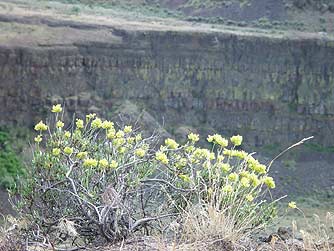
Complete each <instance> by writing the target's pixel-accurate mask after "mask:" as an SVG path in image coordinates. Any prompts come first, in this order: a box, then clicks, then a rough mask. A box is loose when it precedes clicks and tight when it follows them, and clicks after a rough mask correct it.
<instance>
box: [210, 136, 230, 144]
mask: <svg viewBox="0 0 334 251" xmlns="http://www.w3.org/2000/svg"><path fill="white" fill-rule="evenodd" d="M213 137H214V142H215V143H216V144H218V145H220V146H221V147H227V146H228V141H227V139H225V138H223V137H222V136H221V135H219V134H215V135H213Z"/></svg>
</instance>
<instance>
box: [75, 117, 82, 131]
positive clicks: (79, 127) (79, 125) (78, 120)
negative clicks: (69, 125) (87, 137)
mask: <svg viewBox="0 0 334 251" xmlns="http://www.w3.org/2000/svg"><path fill="white" fill-rule="evenodd" d="M75 125H76V127H77V129H82V128H84V122H83V120H82V119H76V121H75Z"/></svg>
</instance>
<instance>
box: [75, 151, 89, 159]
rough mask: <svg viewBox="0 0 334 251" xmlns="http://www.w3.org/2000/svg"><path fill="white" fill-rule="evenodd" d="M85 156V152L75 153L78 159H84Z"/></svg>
mask: <svg viewBox="0 0 334 251" xmlns="http://www.w3.org/2000/svg"><path fill="white" fill-rule="evenodd" d="M86 157H87V152H78V153H77V158H78V159H84V158H86Z"/></svg>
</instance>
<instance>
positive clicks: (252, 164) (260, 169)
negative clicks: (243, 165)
mask: <svg viewBox="0 0 334 251" xmlns="http://www.w3.org/2000/svg"><path fill="white" fill-rule="evenodd" d="M246 161H247V164H248V167H249V168H250V169H251V170H253V171H254V172H257V173H259V174H265V173H267V167H266V166H265V165H263V164H260V162H259V161H258V160H256V159H254V158H253V157H252V156H250V155H249V156H248V157H247V159H246Z"/></svg>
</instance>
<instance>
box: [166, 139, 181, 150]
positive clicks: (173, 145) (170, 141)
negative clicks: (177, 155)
mask: <svg viewBox="0 0 334 251" xmlns="http://www.w3.org/2000/svg"><path fill="white" fill-rule="evenodd" d="M165 145H166V146H168V147H169V148H170V149H177V148H178V147H179V144H178V143H176V141H175V140H173V139H166V140H165Z"/></svg>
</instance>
